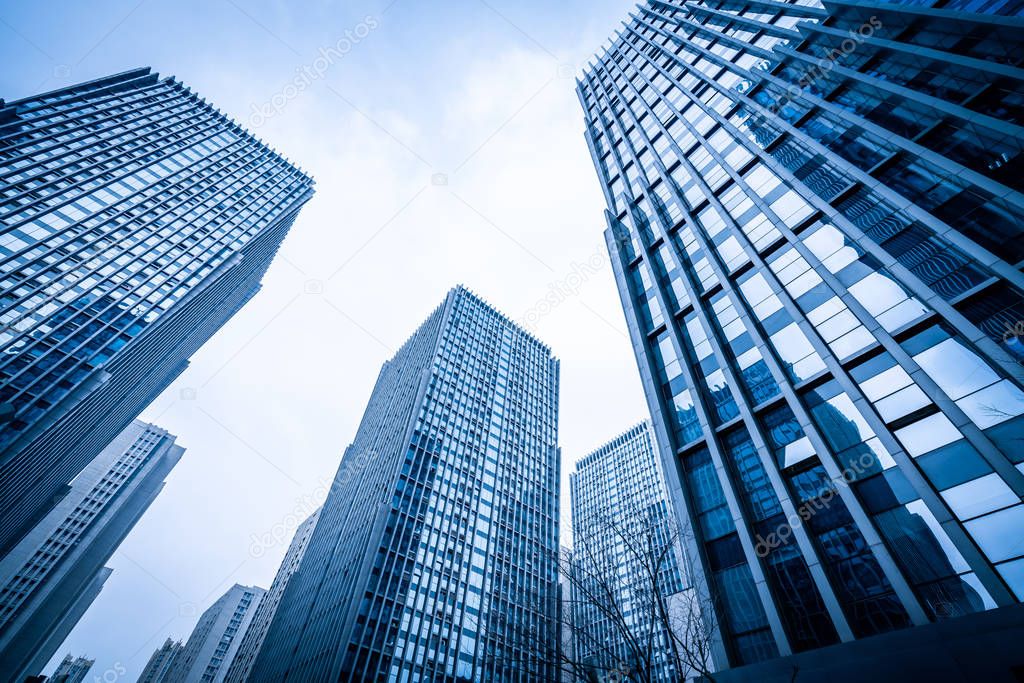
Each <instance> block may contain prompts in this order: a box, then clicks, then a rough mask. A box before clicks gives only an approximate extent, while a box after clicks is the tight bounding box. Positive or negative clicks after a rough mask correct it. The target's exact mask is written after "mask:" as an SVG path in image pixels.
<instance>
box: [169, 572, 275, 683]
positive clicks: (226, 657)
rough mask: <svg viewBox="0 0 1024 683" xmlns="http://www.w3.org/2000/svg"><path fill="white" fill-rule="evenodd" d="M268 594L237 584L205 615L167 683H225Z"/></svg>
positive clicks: (172, 665) (174, 662) (175, 661)
mask: <svg viewBox="0 0 1024 683" xmlns="http://www.w3.org/2000/svg"><path fill="white" fill-rule="evenodd" d="M265 593H266V591H265V590H263V589H262V588H260V587H258V586H242V585H239V584H237V583H236V584H235V585H234V586H232V587H231V588H229V589H228V591H227V592H226V593H224V595H222V596H220V597H219V598H218V599H217V602H215V603H213V604H212V605H210V607H209V608H208V609H207V610H206V611H205V612H203V614H202V616H200V617H199V622H198V623H197V624H196V627H195V628H194V629H192V633H191V634H189V637H188V640H187V641H186V642H185V644H184V645H183V646H182V647H181V649H180V650H178V652H177V653H176V654H175V655H174V658H173V660H172V661H171V663H170V665H169V666H168V668H167V673H165V674H164V675H163V678H161V679H160V680H161V681H163V682H164V683H193V682H194V681H203V682H204V683H207V682H208V683H223V681H224V678H225V676H226V675H227V672H228V668H229V667H230V666H231V660H232V659H234V657H235V653H236V652H238V646H239V645H240V644H241V642H242V634H243V633H245V629H246V628H248V626H249V624H250V623H251V622H252V619H253V616H254V614H255V612H256V606H257V605H258V604H259V602H260V600H261V599H262V598H263V595H264V594H265Z"/></svg>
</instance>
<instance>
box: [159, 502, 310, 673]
mask: <svg viewBox="0 0 1024 683" xmlns="http://www.w3.org/2000/svg"><path fill="white" fill-rule="evenodd" d="M319 517H320V510H317V511H316V512H314V513H313V514H311V515H310V516H309V517H308V518H307V519H306V521H304V522H303V523H302V524H300V525H299V526H298V528H297V529H296V530H295V536H294V537H293V538H292V542H291V543H290V544H289V545H288V551H287V552H286V553H285V554H284V559H283V560H281V566H280V567H278V570H277V574H276V575H275V576H274V581H273V583H271V584H270V588H268V589H267V592H266V593H265V594H264V595H263V598H262V599H261V600H260V604H259V606H258V607H256V613H255V614H253V617H252V621H251V622H249V627H248V628H247V629H245V635H243V636H242V641H241V643H240V644H239V645H238V652H237V653H236V654H235V656H234V658H233V659H232V660H231V667H230V668H229V669H228V672H227V675H226V676H225V677H224V683H245V682H246V681H247V680H249V674H250V673H251V672H252V665H253V663H254V662H255V661H256V655H257V654H259V651H260V648H261V647H263V643H264V641H265V640H266V637H267V630H268V629H269V628H270V622H271V621H273V620H274V614H276V613H277V608H278V606H279V605H280V604H281V598H282V596H284V590H285V588H287V587H288V582H289V581H290V580H291V578H292V575H294V574H295V571H296V570H297V569H298V568H299V564H300V563H301V562H302V556H303V554H305V552H306V548H307V546H309V539H310V537H311V536H312V535H313V529H314V528H315V527H316V520H317V519H318V518H319ZM154 654H155V653H154ZM140 683H141V682H140Z"/></svg>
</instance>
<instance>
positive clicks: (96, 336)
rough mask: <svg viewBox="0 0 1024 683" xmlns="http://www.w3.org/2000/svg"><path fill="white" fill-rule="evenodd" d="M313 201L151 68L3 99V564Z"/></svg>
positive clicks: (279, 161)
mask: <svg viewBox="0 0 1024 683" xmlns="http://www.w3.org/2000/svg"><path fill="white" fill-rule="evenodd" d="M311 194H312V180H311V179H310V178H309V177H307V176H306V175H305V174H303V173H302V172H301V171H300V170H299V169H297V168H296V167H294V166H293V165H291V164H290V163H288V161H286V160H285V159H284V158H282V157H281V156H280V155H278V154H277V153H275V152H274V151H273V150H271V149H269V148H268V147H267V146H266V145H264V144H263V143H261V142H260V141H259V140H257V139H256V138H254V137H253V136H252V135H251V134H250V133H248V132H246V131H245V130H243V129H242V128H240V127H239V126H238V125H237V124H236V123H234V122H232V121H231V120H229V119H227V118H226V117H225V116H224V115H223V114H221V113H220V112H219V111H217V110H216V109H215V108H214V107H213V106H212V105H210V104H209V103H207V102H205V101H204V100H202V99H201V98H200V97H199V96H198V95H197V94H196V93H194V92H192V91H191V90H189V89H188V88H187V87H186V86H185V85H183V84H182V83H180V82H178V81H177V80H175V79H173V78H162V79H161V78H160V77H159V76H158V75H157V74H155V73H152V72H150V70H149V69H148V68H144V69H136V70H134V71H129V72H125V73H122V74H117V75H114V76H109V77H106V78H101V79H98V80H95V81H91V82H88V83H83V84H80V85H77V86H71V87H68V88H63V89H61V90H57V91H54V92H50V93H46V94H43V95H38V96H35V97H29V98H27V99H23V100H18V101H15V102H6V103H4V102H2V101H0V221H2V222H3V228H2V230H0V415H3V414H6V417H7V419H6V420H5V421H3V422H2V423H0V553H3V552H4V551H6V550H7V549H9V548H10V546H12V545H13V544H14V543H15V542H17V540H18V538H19V537H20V535H21V534H23V533H24V532H25V531H26V530H27V529H28V528H30V527H31V525H32V524H34V523H35V522H36V521H38V519H39V517H41V516H42V515H44V514H45V513H46V510H47V509H48V508H49V507H50V506H51V505H52V504H53V502H54V500H56V499H58V498H59V497H60V495H61V494H62V493H63V492H64V491H65V489H64V487H65V485H66V484H67V482H69V481H71V479H72V478H73V477H74V476H75V475H76V474H78V472H80V471H81V470H82V469H83V468H84V467H85V466H86V465H87V464H88V463H89V462H90V461H91V460H92V459H93V458H94V457H96V454H97V453H99V452H100V450H102V449H103V448H104V447H105V446H106V445H107V444H108V443H110V442H111V441H112V440H113V439H114V437H115V436H117V434H118V433H119V432H120V431H121V430H122V429H124V428H125V427H126V426H127V425H128V424H129V423H130V422H131V420H132V419H134V418H135V417H136V416H138V414H139V413H140V412H141V411H142V409H143V408H144V407H145V406H146V405H147V404H148V403H149V402H150V401H152V400H153V399H154V398H155V397H156V396H157V395H158V394H159V393H160V392H161V391H162V390H163V389H164V388H166V387H167V386H168V385H169V384H170V383H171V382H172V381H173V380H174V378H175V377H177V376H178V375H179V374H180V373H181V372H182V370H184V368H185V367H186V366H187V362H188V358H189V356H191V355H192V353H194V352H195V351H196V349H198V348H199V347H200V346H201V345H202V344H203V343H204V342H205V341H206V340H207V339H208V338H209V337H210V336H211V335H212V334H213V333H214V332H215V331H216V330H217V329H218V328H220V326H221V325H223V324H224V322H225V321H227V320H228V319H229V318H230V317H231V316H232V315H233V314H234V313H235V312H236V311H237V310H238V309H239V308H240V307H241V306H242V305H243V304H244V303H245V302H246V301H247V300H248V299H249V298H251V297H252V296H253V295H254V294H255V293H256V291H257V290H258V288H259V285H260V280H261V278H262V276H263V274H264V272H265V271H266V269H267V267H268V266H269V264H270V261H271V259H272V258H273V256H274V254H275V252H276V251H277V248H278V246H279V245H280V243H281V240H282V239H283V238H284V236H285V234H286V233H287V232H288V230H289V228H290V227H291V225H292V223H293V221H294V220H295V216H296V214H297V212H298V211H299V209H300V207H301V206H302V204H303V203H304V202H305V201H306V200H307V199H309V197H310V196H311Z"/></svg>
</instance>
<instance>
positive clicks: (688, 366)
mask: <svg viewBox="0 0 1024 683" xmlns="http://www.w3.org/2000/svg"><path fill="white" fill-rule="evenodd" d="M1019 11H1020V3H1017V2H960V1H958V0H950V1H942V0H939V1H935V2H931V1H928V0H925V1H924V2H905V3H902V2H900V3H888V2H877V3H876V2H872V3H860V2H847V1H845V0H842V1H829V2H825V3H824V4H822V3H819V2H817V1H815V0H799V1H797V2H791V3H787V2H776V1H774V0H747V1H741V0H698V1H695V2H687V3H676V2H664V1H661V0H651V1H650V2H647V3H645V4H643V5H641V6H640V7H638V9H637V11H636V12H634V13H633V14H631V15H630V17H629V19H628V21H627V22H626V24H625V25H624V27H623V28H622V29H621V30H620V31H619V32H618V33H617V34H616V35H615V36H614V37H613V38H612V40H611V42H610V44H609V46H608V47H607V48H606V49H605V50H604V51H603V52H602V53H601V54H600V55H599V56H598V57H597V58H596V60H595V61H594V62H593V63H592V64H591V65H590V66H589V67H588V68H587V69H586V71H585V73H584V75H583V76H582V78H581V79H580V80H579V82H578V94H579V97H580V101H581V103H582V105H583V109H584V111H585V117H586V139H587V142H588V144H589V146H590V149H591V153H592V155H593V158H594V162H595V165H596V167H597V169H598V174H599V177H600V180H601V185H602V187H603V189H604V191H605V197H606V200H607V207H608V208H607V211H606V218H607V224H608V225H607V231H606V233H605V234H606V238H607V243H608V247H609V251H610V254H611V257H612V263H613V267H614V269H615V275H616V280H617V283H618V288H619V292H620V296H621V300H622V305H623V308H624V310H625V312H626V318H627V322H628V324H629V328H630V334H631V336H632V339H633V342H634V347H635V349H636V352H637V360H638V364H639V367H640V372H641V376H642V379H643V383H644V387H645V391H646V394H647V398H648V403H649V406H650V409H651V413H652V416H653V424H654V429H655V433H656V437H657V441H658V443H659V445H660V448H661V453H662V458H663V461H664V462H665V465H666V467H665V469H666V472H667V473H668V478H669V480H670V481H669V488H670V491H671V493H672V495H673V499H674V503H675V505H676V509H677V510H678V513H679V515H680V519H681V521H682V522H683V523H684V524H685V525H686V526H687V527H689V528H692V529H693V532H694V533H693V534H692V537H693V541H692V543H691V544H690V547H689V548H688V552H687V553H686V555H687V556H688V557H690V558H692V559H693V560H694V564H695V566H696V568H697V569H698V571H697V572H695V573H696V574H697V576H698V580H699V581H701V582H702V583H703V584H704V586H706V587H709V589H710V592H711V594H713V595H714V596H715V604H716V606H717V608H716V616H717V618H716V619H715V624H716V628H717V629H718V630H719V639H718V640H719V642H720V643H721V644H722V647H721V648H720V652H719V656H718V659H719V663H720V668H727V667H730V666H737V665H740V664H748V663H752V662H758V661H762V660H766V659H772V658H775V657H778V656H780V655H789V654H791V653H798V652H801V651H808V650H814V649H816V648H820V647H822V646H825V645H830V644H835V643H847V642H850V641H860V639H862V638H865V637H866V636H871V635H875V634H881V633H885V632H890V631H900V630H903V629H907V628H908V627H911V626H915V627H919V628H914V629H910V630H911V631H913V632H914V633H913V634H912V635H906V636H905V639H904V640H899V641H898V642H900V643H903V645H906V644H907V643H910V642H912V641H913V639H915V638H918V639H920V638H929V637H932V635H929V634H936V633H943V634H949V633H953V631H951V630H949V629H948V628H947V627H946V626H941V627H939V626H935V625H934V624H931V622H946V620H949V619H951V618H953V617H959V616H961V615H974V617H973V618H972V617H964V619H966V621H964V622H962V623H964V624H977V623H981V622H982V621H984V616H978V613H981V612H984V611H985V610H990V609H992V608H994V607H997V606H1003V607H1005V608H1006V610H1008V611H1001V610H996V611H997V612H1000V614H999V615H995V616H992V617H991V619H993V620H999V619H1009V618H1010V617H1008V616H1007V615H1010V614H1016V615H1017V617H1015V618H1016V619H1017V623H1018V625H1019V623H1020V621H1021V619H1020V611H1019V609H1015V608H1014V607H1013V606H1014V605H1016V603H1018V602H1019V601H1021V600H1022V599H1024V544H1022V542H1021V539H1022V538H1024V505H1022V503H1021V500H1022V496H1024V473H1022V469H1024V464H1022V461H1024V448H1022V447H1021V443H1022V438H1024V392H1022V391H1021V384H1022V382H1024V367H1022V365H1021V361H1022V359H1024V344H1022V334H1024V325H1022V324H1021V322H1020V321H1021V320H1024V294H1022V289H1024V273H1022V271H1021V264H1022V262H1024V239H1022V228H1021V226H1022V225H1024V220H1022V219H1024V196H1022V194H1021V192H1020V189H1021V185H1020V180H1019V179H1020V177H1021V173H1020V170H1021V158H1022V157H1021V150H1022V149H1024V128H1022V127H1021V124H1022V119H1021V108H1020V102H1021V92H1022V83H1024V71H1022V70H1021V68H1020V62H1021V59H1022V55H1024V30H1022V26H1024V25H1022V24H1021V19H1020V17H1019V16H1010V15H1013V14H1018V13H1019ZM931 626H935V628H931ZM965 628H966V627H965ZM971 628H973V626H972V627H971ZM881 642H889V643H892V642H896V641H883V640H874V639H872V640H870V641H868V640H865V641H864V642H863V643H861V642H858V643H857V646H858V647H857V648H853V649H850V650H846V651H850V652H853V651H857V652H860V653H862V656H864V657H865V661H866V662H868V664H867V666H883V665H884V664H883V663H884V662H885V661H887V660H886V659H885V658H886V657H897V656H899V654H898V653H899V652H901V650H899V649H898V648H895V646H893V647H892V648H888V649H887V648H885V647H883V646H881V645H878V646H875V645H871V644H869V643H881ZM862 647H863V648H871V647H878V648H880V649H879V650H878V651H877V652H875V651H869V650H864V649H860V648H862ZM936 649H937V650H938V652H939V654H938V655H937V656H936V658H935V659H934V660H931V661H929V662H928V664H929V665H933V666H937V667H938V668H939V669H940V670H941V671H944V672H948V671H951V670H955V667H953V666H952V665H951V664H950V661H949V660H948V659H947V660H944V659H943V657H950V656H952V655H950V652H952V649H953V648H951V647H939V648H936ZM991 649H992V650H993V654H992V656H985V657H978V658H976V659H977V660H978V665H982V666H992V667H1003V669H1002V671H1003V672H1004V673H1005V670H1006V669H1007V668H1008V666H1009V661H1010V660H1009V659H1007V658H1012V657H1013V656H1016V655H1015V653H1013V652H1012V651H1006V648H991ZM1011 650H1012V648H1011ZM903 651H904V652H905V651H906V650H903ZM865 652H872V653H873V654H870V655H867V654H864V653H865ZM875 655H877V658H873V657H875ZM908 657H909V655H908ZM801 661H805V662H806V661H810V660H807V659H804V660H801ZM890 661H891V660H890ZM1018 663H1019V662H1018ZM851 671H852V670H851ZM857 672H858V674H859V675H861V676H863V677H864V678H870V677H871V675H872V674H871V673H870V670H869V669H864V668H860V669H859V670H858V671H857ZM837 675H839V676H841V675H843V674H842V673H841V672H838V673H837ZM848 675H849V674H848ZM801 676H803V673H801ZM787 680H788V679H787ZM837 680H838V679H837Z"/></svg>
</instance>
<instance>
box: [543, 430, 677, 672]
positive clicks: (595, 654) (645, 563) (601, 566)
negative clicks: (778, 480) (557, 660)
mask: <svg viewBox="0 0 1024 683" xmlns="http://www.w3.org/2000/svg"><path fill="white" fill-rule="evenodd" d="M571 487H572V520H573V521H572V528H573V549H574V550H573V552H572V558H573V562H572V571H576V572H578V573H579V577H578V578H577V579H576V580H575V582H574V583H573V585H578V584H579V583H581V582H582V583H584V584H586V583H590V579H591V578H592V579H593V582H594V583H593V586H592V587H589V586H588V587H585V588H584V587H582V586H580V588H583V590H582V591H579V590H577V594H575V595H572V596H571V602H570V604H571V606H572V609H573V614H572V616H571V622H572V624H573V629H574V635H575V642H574V643H573V661H574V662H585V663H586V664H587V665H588V667H592V670H593V671H594V672H595V674H596V675H595V679H597V680H602V679H603V677H605V676H607V675H608V673H609V672H613V671H619V672H620V673H621V672H624V671H628V668H629V662H630V661H631V660H632V659H633V653H634V652H635V650H634V649H633V648H631V647H630V645H628V644H627V642H626V637H625V635H626V634H625V632H624V628H623V627H624V626H627V627H628V628H629V632H630V634H632V636H633V638H635V639H636V642H645V639H646V638H648V637H650V638H652V639H653V640H654V642H655V643H656V645H655V646H654V651H655V653H656V654H655V655H654V656H653V657H652V658H651V663H652V665H653V666H652V667H651V670H650V671H649V672H647V674H648V675H649V678H647V679H645V680H650V681H651V683H673V682H674V681H678V680H680V679H681V677H682V676H684V675H685V673H686V672H681V671H677V670H676V664H677V662H676V661H675V660H674V659H673V658H672V657H669V656H668V652H669V647H670V646H671V642H672V638H673V635H672V634H669V633H665V629H664V623H663V620H658V619H657V618H655V617H654V616H653V615H652V614H651V611H650V606H651V605H652V595H657V596H661V597H663V598H664V599H665V600H666V602H669V601H672V599H673V596H674V595H675V594H677V593H680V592H682V591H683V590H685V589H686V587H687V583H686V580H685V578H684V573H683V562H682V556H681V554H680V553H681V546H680V545H679V544H680V539H679V538H678V534H677V531H678V527H677V525H676V524H675V513H674V512H673V510H672V508H671V503H669V500H668V493H667V491H666V490H665V478H664V475H663V474H662V472H661V465H660V464H659V460H658V455H657V450H656V448H655V446H654V436H653V434H652V433H651V426H650V423H649V422H642V423H640V424H638V425H636V426H634V427H632V428H631V429H629V430H627V431H626V432H624V433H623V434H620V435H619V436H617V437H615V438H614V439H612V440H611V441H609V442H608V443H606V444H605V445H603V446H601V447H600V448H598V449H597V450H595V451H593V452H592V453H590V454H588V455H586V456H585V457H583V458H582V459H580V460H578V461H577V462H576V471H575V472H573V474H572V477H571ZM631 537H632V538H635V539H638V540H639V545H641V546H642V548H637V547H636V546H630V547H629V548H626V545H627V544H626V543H625V541H624V539H626V538H631ZM563 571H565V569H564V568H563ZM651 572H657V575H658V582H659V590H658V591H657V592H656V593H655V592H653V591H652V581H651V580H650V575H651ZM584 577H588V578H584ZM611 585H619V586H620V592H619V593H618V594H617V595H616V596H615V597H616V600H617V604H616V605H615V608H614V609H609V608H608V607H607V606H605V605H602V604H599V603H598V602H597V601H596V600H595V599H594V596H598V595H601V594H602V592H601V589H602V587H606V586H611ZM612 614H615V615H622V617H621V619H612V618H611V616H610V615H612ZM677 616H678V615H677ZM677 620H678V619H677ZM652 631H654V632H655V633H654V635H650V634H651V632H652ZM676 637H679V636H676Z"/></svg>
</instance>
